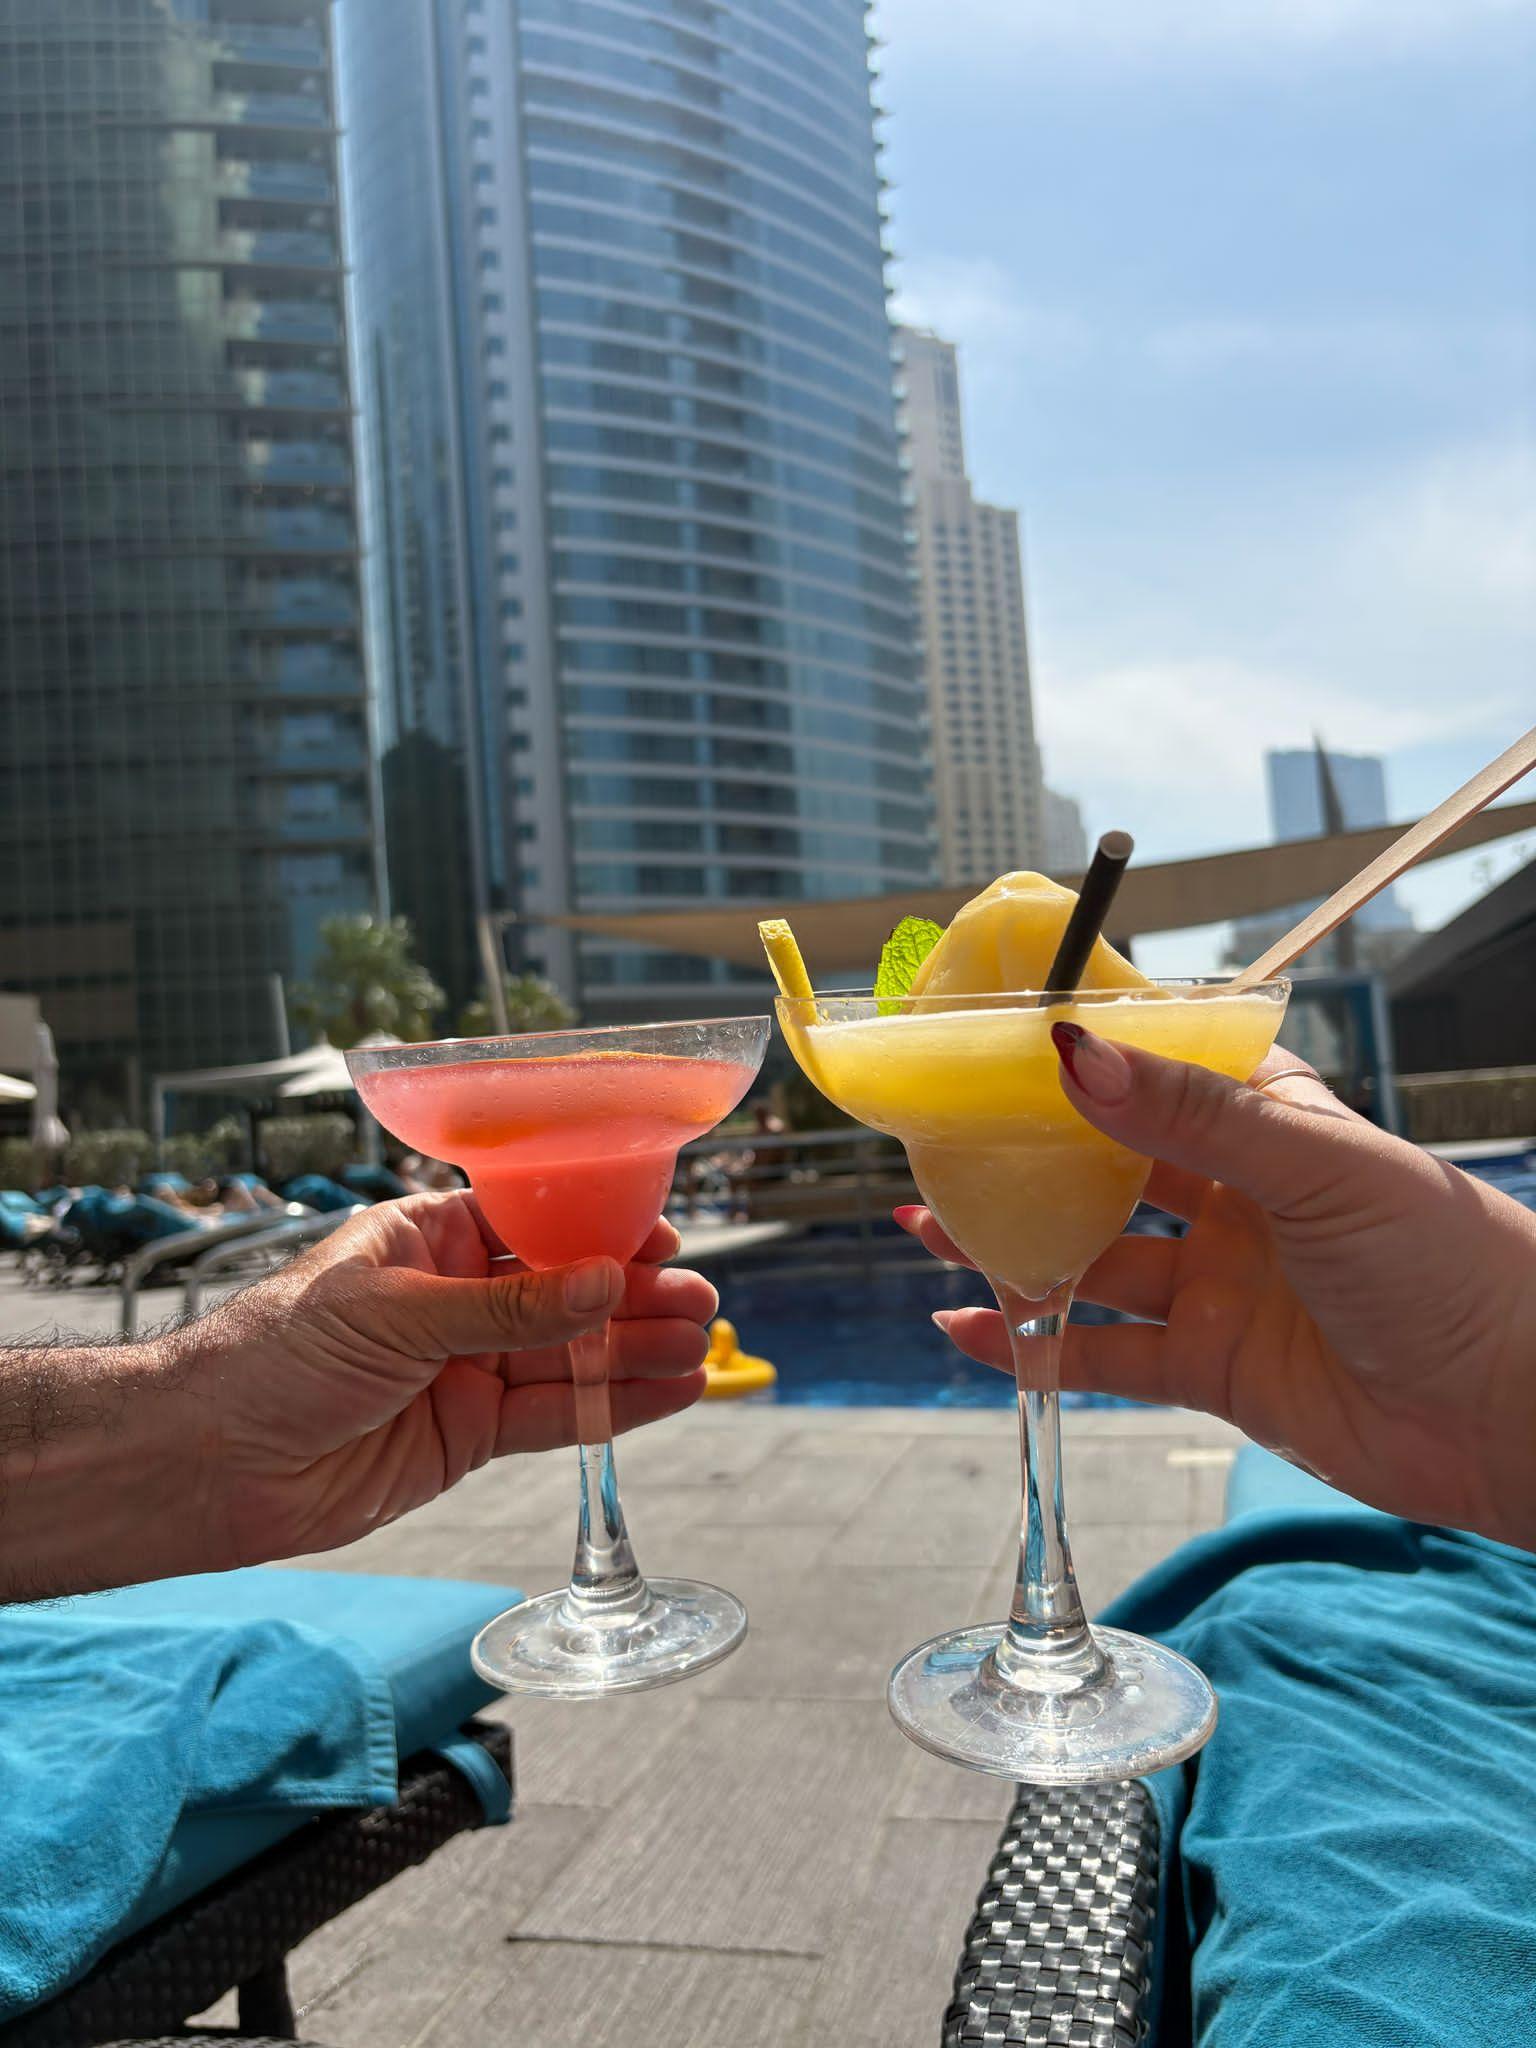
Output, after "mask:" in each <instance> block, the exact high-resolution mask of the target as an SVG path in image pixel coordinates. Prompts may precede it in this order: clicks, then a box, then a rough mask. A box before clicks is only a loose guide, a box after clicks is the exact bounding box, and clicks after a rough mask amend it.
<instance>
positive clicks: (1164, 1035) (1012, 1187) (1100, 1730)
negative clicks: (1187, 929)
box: [763, 842, 1288, 1784]
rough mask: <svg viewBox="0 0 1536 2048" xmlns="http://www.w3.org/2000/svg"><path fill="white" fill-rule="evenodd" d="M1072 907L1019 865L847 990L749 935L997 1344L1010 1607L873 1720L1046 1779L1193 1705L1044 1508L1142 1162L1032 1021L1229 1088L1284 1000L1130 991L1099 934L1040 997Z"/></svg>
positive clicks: (895, 1690) (1257, 1056) (799, 1036)
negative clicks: (1074, 1352) (1090, 1036)
mask: <svg viewBox="0 0 1536 2048" xmlns="http://www.w3.org/2000/svg"><path fill="white" fill-rule="evenodd" d="M1127 845H1128V842H1127ZM1076 903H1077V899H1076V896H1075V895H1074V892H1073V891H1072V890H1070V889H1065V888H1062V887H1061V886H1060V885H1059V884H1058V883H1055V882H1051V881H1048V880H1047V879H1046V878H1045V877H1044V876H1042V875H1033V874H1010V875H1004V876H1002V877H1001V878H1000V879H999V880H998V881H996V882H994V883H993V884H992V886H991V887H990V888H989V889H987V890H984V891H983V892H982V894H980V895H979V896H977V897H975V898H974V899H973V900H972V901H971V902H970V903H968V904H966V905H965V906H964V908H963V909H962V910H960V911H959V913H958V914H957V915H956V916H955V918H954V919H953V920H952V922H951V923H950V925H949V928H948V930H947V931H944V932H942V933H940V932H939V931H938V929H937V927H934V926H926V927H925V926H923V925H922V924H921V923H920V922H919V921H917V920H905V921H904V922H903V924H902V925H900V926H898V927H897V930H896V931H895V932H894V933H893V934H892V936H891V940H890V941H889V942H888V944H887V948H886V953H885V955H884V957H883V958H882V961H881V972H880V977H879V979H878V980H877V983H876V985H875V987H874V988H873V989H871V990H867V991H863V992H860V993H858V994H853V995H846V994H821V993H818V992H816V991H814V990H813V989H812V988H811V986H810V983H809V981H808V979H807V978H806V976H805V972H804V967H803V964H802V963H801V962H800V960H799V955H798V950H797V949H796V948H795V946H794V941H793V939H792V937H791V936H790V935H789V932H788V927H787V926H783V925H769V926H765V927H764V928H763V936H764V943H765V945H766V947H767V949H768V953H769V958H770V960H771V961H772V963H773V966H774V971H775V974H776V976H777V977H778V980H779V985H780V988H781V990H782V991H783V993H782V994H781V996H780V998H779V1003H778V1014H779V1020H780V1022H781V1024H782V1026H783V1028H784V1033H785V1036H786V1037H787V1039H788V1041H789V1044H790V1046H791V1048H792V1049H793V1051H794V1055H795V1058H796V1059H797V1060H798V1061H799V1063H800V1065H801V1067H802V1068H803V1069H804V1070H805V1073H806V1074H807V1076H808V1077H809V1078H810V1079H811V1080H812V1081H813V1082H814V1083H815V1085H816V1086H817V1087H818V1088H819V1089H820V1090H821V1092H822V1093H823V1094H824V1095H826V1096H827V1097H828V1098H829V1100H831V1101H832V1102H835V1103H836V1104H837V1105H838V1106H839V1108H841V1109H844V1110H846V1111H847V1112H848V1114H849V1115H850V1116H854V1117H857V1118H858V1120H859V1121H860V1122H861V1123H864V1124H868V1125H869V1126H871V1128H873V1129H875V1130H878V1131H883V1132H886V1133H888V1134H890V1135H891V1136H893V1137H897V1138H899V1139H900V1140H901V1141H902V1144H903V1145H904V1146H905V1148H906V1153H907V1158H908V1161H909V1163H910V1165H911V1168H912V1177H913V1179H914V1180H915V1181H916V1183H917V1186H918V1189H919V1191H920V1193H921V1194H922V1197H923V1199H924V1201H925V1202H926V1203H927V1204H928V1206H929V1208H930V1209H932V1211H933V1212H934V1214H935V1216H936V1217H937V1218H938V1220H939V1222H940V1223H941V1224H942V1225H943V1227H944V1229H945V1230H946V1231H947V1232H948V1234H949V1236H950V1237H951V1238H952V1239H953V1241H954V1242H955V1243H956V1244H957V1245H958V1246H959V1247H960V1248H961V1250H962V1251H964V1252H965V1254H966V1255H967V1257H968V1258H970V1259H971V1260H972V1261H973V1262H974V1264H975V1265H976V1266H977V1267H978V1268H979V1269H980V1271H981V1272H982V1273H984V1274H985V1275H986V1277H987V1279H988V1281H989V1282H990V1283H991V1286H992V1289H993V1292H994V1293H995V1295H996V1296H997V1299H998V1302H999V1305H1000V1306H1001V1308H1002V1310H1003V1312H1004V1316H1005V1319H1006V1321H1007V1323H1008V1326H1009V1330H1010V1335H1011V1338H1012V1343H1013V1353H1014V1363H1015V1368H1016V1374H1017V1379H1018V1384H1019V1394H1020V1406H1021V1413H1022V1417H1023V1424H1024V1432H1025V1453H1026V1455H1025V1470H1024V1480H1025V1511H1026V1512H1025V1541H1024V1543H1023V1545H1022V1546H1021V1562H1020V1571H1019V1580H1018V1586H1017V1589H1016V1592H1015V1598H1014V1609H1013V1613H1012V1615H1011V1616H1010V1619H1009V1622H1008V1623H1007V1625H1006V1626H1005V1627H992V1628H990V1629H970V1630H962V1631H960V1632H959V1633H958V1634H956V1635H949V1636H944V1637H940V1638H939V1639H938V1640H937V1641H936V1642H934V1643H932V1644H927V1645H925V1646H924V1647H923V1648H922V1649H921V1650H917V1651H914V1652H913V1653H912V1655H911V1656H910V1657H909V1658H907V1659H906V1660H905V1662H904V1663H903V1664H902V1665H900V1666H899V1667H898V1668H897V1671H896V1673H895V1674H894V1676H893V1678H892V1682H891V1705H892V1710H893V1712H894V1713H895V1715H896V1718H897V1720H898V1722H899V1723H900V1725H901V1726H902V1728H903V1729H904V1731H905V1732H906V1733H907V1734H909V1735H910V1736H912V1737H913V1739H914V1740H915V1741H918V1742H920V1743H922V1744H924V1745H925V1746H926V1747H928V1748H930V1749H933V1750H935V1751H936V1752H937V1753H938V1754H940V1755H943V1756H948V1757H950V1758H952V1759H953V1760H954V1761H956V1762H960V1763H965V1764H968V1765H970V1766H971V1767H973V1768H975V1769H980V1770H987V1771H993V1772H996V1773H998V1774H1000V1775H1002V1776H1006V1777H1012V1778H1018V1779H1023V1780H1026V1781H1033V1782H1042V1783H1056V1784H1067V1783H1082V1782H1087V1781H1090V1780H1093V1779H1095V1778H1100V1777H1104V1778H1113V1777H1120V1776H1131V1775H1135V1774H1137V1773H1139V1772H1141V1771H1143V1770H1149V1769H1154V1768H1157V1767H1158V1766H1159V1765H1161V1764H1165V1763H1170V1762H1173V1761H1175V1760H1176V1759H1177V1758H1178V1757H1180V1756H1184V1755H1188V1754H1189V1753H1190V1751H1191V1750H1193V1749H1195V1748H1198V1747H1199V1745H1200V1743H1201V1742H1203V1741H1204V1740H1205V1738H1206V1736H1207V1735H1208V1734H1209V1732H1210V1729H1211V1727H1212V1726H1213V1725H1214V1719H1215V1703H1214V1697H1213V1695H1212V1694H1211V1692H1210V1688H1209V1686H1208V1685H1207V1684H1206V1682H1205V1680H1204V1679H1203V1678H1202V1677H1201V1676H1200V1674H1199V1673H1198V1672H1197V1671H1196V1670H1195V1669H1194V1667H1193V1666H1192V1665H1189V1664H1187V1663H1186V1662H1185V1661H1184V1660H1183V1659H1182V1658H1179V1657H1176V1656H1174V1654H1173V1653H1172V1652H1171V1651H1166V1650H1163V1649H1161V1648H1160V1646H1158V1645H1156V1644H1148V1643H1142V1642H1140V1641H1139V1639H1137V1638H1134V1637H1129V1636H1119V1635H1117V1634H1116V1632H1114V1631H1105V1630H1100V1631H1098V1633H1097V1635H1095V1634H1094V1633H1093V1632H1092V1631H1090V1630H1089V1628H1088V1625H1087V1622H1086V1620H1085V1619H1084V1617H1083V1612H1082V1607H1081V1603H1080V1602H1079V1600H1078V1597H1077V1589H1076V1584H1075V1581H1074V1579H1073V1575H1072V1565H1071V1557H1070V1553H1069V1551H1068V1548H1067V1542H1066V1533H1065V1526H1064V1523H1063V1521H1062V1508H1061V1490H1060V1469H1059V1449H1060V1447H1059V1439H1058V1434H1057V1432H1058V1422H1057V1412H1056V1411H1057V1402H1056V1396H1055V1388H1056V1386H1057V1385H1058V1384H1059V1380H1058V1371H1059V1366H1058V1359H1059V1346H1060V1338H1061V1333H1062V1329H1063V1326H1064V1324H1065V1320H1066V1315H1067V1311H1068V1309H1069V1307H1070V1304H1071V1291H1072V1287H1073V1285H1074V1284H1075V1282H1076V1281H1077V1280H1079V1279H1080V1278H1081V1276H1082V1274H1083V1272H1084V1271H1085V1270H1086V1268H1087V1267H1088V1266H1089V1265H1091V1264H1092V1262H1093V1260H1094V1259H1095V1258H1097V1257H1098V1255H1099V1253H1100V1252H1102V1251H1103V1250H1104V1249H1105V1248H1106V1246H1108V1245H1109V1244H1110V1243H1111V1241H1112V1240H1113V1239H1114V1238H1115V1236H1116V1235H1117V1234H1118V1233H1119V1231H1120V1230H1121V1229H1122V1228H1123V1227H1124V1226H1125V1224H1126V1223H1127V1221H1128V1220H1129V1219H1130V1217H1131V1215H1132V1212H1133V1211H1134V1210H1135V1208H1136V1205H1137V1202H1138V1201H1139V1200H1140V1198H1141V1195H1142V1192H1143V1190H1144V1189H1145V1187H1146V1184H1147V1177H1148V1174H1149V1172H1150V1170H1151V1162H1150V1161H1149V1160H1147V1159H1144V1158H1142V1157H1141V1156H1140V1155H1139V1154H1137V1153H1134V1152H1131V1151H1128V1150H1127V1149H1126V1147H1125V1146H1123V1145H1119V1144H1116V1143H1115V1142H1113V1141H1112V1140H1111V1139H1109V1138H1106V1137H1105V1136H1104V1135H1103V1134H1102V1133H1101V1132H1099V1131H1097V1130H1095V1129H1094V1128H1093V1126H1092V1125H1091V1124H1089V1123H1087V1122H1086V1121H1085V1120H1084V1118H1083V1117H1081V1116H1080V1115H1079V1114H1078V1112H1077V1111H1076V1110H1075V1109H1074V1108H1073V1107H1072V1105H1071V1103H1070V1102H1069V1101H1068V1100H1067V1097H1066V1094H1065V1093H1064V1091H1063V1089H1062V1085H1061V1071H1060V1064H1059V1061H1058V1058H1057V1053H1056V1048H1055V1046H1054V1044H1053V1043H1052V1039H1051V1027H1052V1026H1053V1025H1054V1024H1058V1023H1063V1022H1071V1023H1077V1024H1081V1025H1085V1026H1087V1027H1088V1028H1089V1029H1091V1030H1093V1031H1096V1032H1098V1033H1099V1034H1100V1035H1101V1036H1103V1037H1106V1038H1109V1039H1113V1040H1116V1041H1118V1042H1119V1043H1120V1044H1123V1045H1128V1046H1137V1047H1141V1048H1143V1049H1144V1050H1146V1051H1149V1052H1154V1053H1159V1054H1162V1055H1163V1056H1165V1057H1167V1058H1170V1059H1176V1060H1183V1061H1187V1062H1189V1063H1191V1064H1193V1065H1197V1066H1202V1067H1206V1068H1209V1069H1211V1070H1213V1071H1214V1072H1217V1073H1222V1074H1225V1075H1227V1076H1228V1077H1229V1078H1231V1079H1233V1080H1243V1079H1245V1078H1246V1077H1247V1076H1248V1075H1249V1074H1251V1073H1252V1071H1253V1070H1254V1068H1255V1067H1256V1066H1257V1065H1258V1064H1259V1062H1260V1060H1261V1059H1262V1058H1263V1057H1264V1055H1265V1053H1266V1052H1267V1051H1268V1050H1269V1048H1270V1046H1271V1044H1272V1043H1273V1042H1274V1037H1275V1033H1276V1031H1277V1030H1278V1028H1279V1025H1280V1022H1281V1019H1282V1017H1283V1016H1284V1013H1285V999H1286V995H1287V992H1288V991H1287V985H1286V984H1285V983H1283V982H1269V983H1264V984H1261V985H1260V986H1258V987H1256V988H1244V989H1237V988H1234V987H1233V985H1232V984H1231V983H1230V982H1193V981H1192V982H1152V981H1149V980H1148V979H1147V977H1146V976H1145V975H1142V974H1139V973H1138V972H1137V971H1136V969H1135V968H1134V967H1133V966H1132V965H1131V963H1130V961H1128V960H1126V959H1125V958H1124V957H1123V956H1122V955H1121V954H1119V953H1117V952H1116V951H1115V950H1114V948H1113V947H1111V946H1109V945H1107V944H1106V943H1105V942H1104V941H1103V940H1102V939H1100V940H1098V941H1097V942H1096V943H1095V944H1094V945H1093V947H1092V950H1091V952H1089V953H1088V954H1087V957H1086V962H1085V963H1084V964H1083V965H1082V971H1081V974H1080V976H1079V978H1078V980H1077V983H1076V986H1075V987H1073V988H1072V989H1071V990H1070V991H1057V990H1052V989H1050V988H1049V987H1048V986H1047V983H1048V980H1049V976H1050V972H1051V968H1052V963H1053V962H1054V961H1055V960H1056V959H1057V957H1058V948H1059V947H1060V946H1061V943H1062V939H1063V934H1064V932H1065V931H1066V928H1067V924H1068V920H1069V919H1070V918H1071V917H1072V913H1073V911H1074V909H1075V908H1076ZM1084 915H1085V919H1086V920H1087V922H1088V926H1089V929H1090V930H1091V926H1092V917H1091V914H1090V913H1088V912H1087V911H1086V908H1085V914H1084ZM1082 922H1083V920H1079V924H1078V927H1077V928H1078V929H1080V928H1081V924H1082ZM1084 943H1086V938H1085V940H1084ZM1068 950H1069V951H1070V950H1071V948H1070V946H1069V948H1068ZM1077 957H1078V960H1079V962H1081V961H1082V958H1083V956H1082V953H1081V951H1080V950H1079V952H1078V955H1077Z"/></svg>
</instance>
